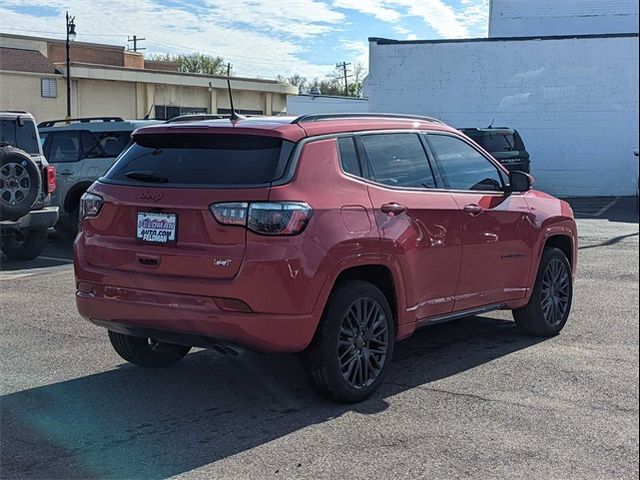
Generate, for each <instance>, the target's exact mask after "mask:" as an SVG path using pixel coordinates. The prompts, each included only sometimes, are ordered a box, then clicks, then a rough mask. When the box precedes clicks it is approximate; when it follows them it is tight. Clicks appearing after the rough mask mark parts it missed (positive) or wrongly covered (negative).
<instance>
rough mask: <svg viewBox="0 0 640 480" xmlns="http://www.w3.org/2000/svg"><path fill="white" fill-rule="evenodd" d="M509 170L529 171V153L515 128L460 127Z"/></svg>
mask: <svg viewBox="0 0 640 480" xmlns="http://www.w3.org/2000/svg"><path fill="white" fill-rule="evenodd" d="M460 131H461V132H462V133H464V134H465V135H466V136H467V137H469V138H470V139H471V140H473V141H474V142H476V143H477V144H478V145H480V146H481V147H482V148H484V149H485V150H486V151H487V152H489V153H490V154H491V155H492V156H493V158H495V159H496V160H498V161H499V162H500V163H501V164H502V165H504V166H505V167H506V168H507V169H508V170H509V171H515V170H518V171H521V172H525V173H529V172H530V162H529V153H528V152H527V149H526V148H525V147H524V143H523V142H522V137H520V134H519V133H518V131H517V130H514V129H513V128H508V127H488V128H461V129H460Z"/></svg>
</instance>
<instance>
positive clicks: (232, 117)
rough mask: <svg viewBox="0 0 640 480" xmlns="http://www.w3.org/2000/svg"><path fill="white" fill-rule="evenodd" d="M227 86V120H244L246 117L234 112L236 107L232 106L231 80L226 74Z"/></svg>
mask: <svg viewBox="0 0 640 480" xmlns="http://www.w3.org/2000/svg"><path fill="white" fill-rule="evenodd" d="M227 87H228V88H229V103H230V104H231V116H230V117H229V120H231V122H232V123H233V122H237V121H238V120H244V119H245V118H247V117H244V116H242V115H240V114H239V113H238V112H236V109H235V108H234V107H233V94H232V93H231V81H230V80H229V77H228V76H227Z"/></svg>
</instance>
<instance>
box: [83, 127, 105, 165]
mask: <svg viewBox="0 0 640 480" xmlns="http://www.w3.org/2000/svg"><path fill="white" fill-rule="evenodd" d="M80 138H81V139H82V158H101V157H104V152H103V151H102V147H101V146H100V144H99V143H98V140H97V139H96V137H95V135H94V134H93V133H91V132H89V131H88V130H83V131H81V132H80Z"/></svg>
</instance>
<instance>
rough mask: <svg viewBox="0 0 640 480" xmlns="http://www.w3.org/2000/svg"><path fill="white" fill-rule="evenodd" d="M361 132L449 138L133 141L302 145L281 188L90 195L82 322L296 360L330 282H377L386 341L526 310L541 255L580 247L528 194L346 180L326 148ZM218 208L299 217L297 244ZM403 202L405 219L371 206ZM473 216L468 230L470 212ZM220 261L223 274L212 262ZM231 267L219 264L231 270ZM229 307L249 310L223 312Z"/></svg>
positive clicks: (82, 262) (353, 123)
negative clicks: (152, 233)
mask: <svg viewBox="0 0 640 480" xmlns="http://www.w3.org/2000/svg"><path fill="white" fill-rule="evenodd" d="M370 130H416V131H422V130H429V131H440V132H443V131H444V132H448V133H451V134H455V135H458V136H459V132H457V131H456V130H454V129H452V128H450V127H447V126H445V125H441V124H439V123H432V122H427V121H419V120H410V119H407V120H390V119H349V120H348V121H345V120H344V119H342V120H331V121H322V122H308V123H303V124H295V123H293V124H292V123H291V119H290V118H287V117H284V118H282V119H269V120H264V119H249V120H244V121H240V122H237V123H234V124H232V123H230V122H219V121H214V122H200V123H198V124H180V125H171V124H168V125H161V126H156V127H149V128H144V129H141V130H138V131H137V132H136V133H135V135H139V134H162V135H171V134H172V133H174V132H180V133H183V132H189V133H198V134H207V133H225V134H226V133H228V134H232V135H233V134H251V135H267V136H272V137H278V138H283V139H286V140H289V141H292V142H299V146H298V150H299V152H298V155H297V164H296V165H295V170H294V172H293V174H292V177H291V178H290V180H289V181H287V182H285V183H283V184H281V185H273V186H271V187H264V188H242V189H205V188H162V187H158V186H156V185H153V184H150V185H149V187H139V186H129V185H114V184H110V183H103V182H96V183H95V184H94V185H93V186H92V187H91V188H90V192H92V193H94V194H96V195H99V196H101V197H102V199H103V202H104V204H103V207H102V210H101V211H100V214H99V215H98V216H97V217H95V218H86V219H84V220H83V221H82V224H81V231H80V233H79V235H78V237H77V238H76V241H75V243H74V259H75V262H74V264H75V274H76V285H77V293H76V301H77V306H78V310H79V312H80V314H81V315H82V316H83V317H85V318H87V319H90V320H94V321H100V322H102V324H105V323H107V324H108V323H109V322H113V323H114V324H122V325H129V326H140V327H149V328H154V329H159V330H165V331H170V332H180V333H188V334H194V335H202V336H207V337H214V338H221V339H224V340H228V341H232V342H236V343H239V344H242V345H245V346H248V347H250V348H253V349H256V350H263V351H293V352H296V351H301V350H303V349H304V348H306V347H307V346H308V345H309V343H310V342H311V340H312V339H313V336H314V334H315V331H316V328H317V326H318V323H319V322H320V319H321V317H322V314H323V310H324V306H325V304H326V303H327V300H328V298H329V296H330V294H331V291H332V289H333V287H334V285H335V282H336V280H337V279H338V277H339V276H340V275H341V274H342V273H343V272H345V271H346V270H347V269H351V268H357V267H362V266H378V267H383V268H385V269H387V271H388V272H389V274H390V276H391V279H392V282H393V289H394V292H393V293H394V302H395V305H393V308H394V310H395V314H396V323H397V335H396V336H397V338H398V339H402V338H406V337H407V336H409V335H411V333H412V332H413V331H414V330H415V328H416V327H417V326H419V325H421V324H423V323H428V322H429V321H432V320H434V319H440V318H442V317H443V316H445V315H447V314H452V313H455V312H460V311H465V310H471V309H474V308H477V307H483V306H490V305H499V306H500V307H503V308H516V307H519V306H523V305H525V304H526V303H527V301H528V298H529V296H530V294H531V289H532V286H533V284H534V282H535V278H536V272H537V268H538V263H539V261H540V258H541V255H542V250H543V249H544V246H545V243H546V242H547V240H548V239H549V238H550V237H552V236H555V235H562V236H564V237H568V238H569V239H570V242H571V246H572V258H571V262H572V266H573V269H574V272H575V266H576V253H575V252H576V251H577V245H576V238H577V232H576V228H575V222H574V220H573V214H572V211H571V209H570V207H569V206H568V204H567V203H566V202H563V201H561V200H558V199H556V198H554V197H551V196H549V195H546V194H544V193H541V192H537V191H533V190H532V191H529V192H526V193H517V194H511V195H506V194H504V193H498V192H496V193H486V192H454V191H447V190H425V191H415V190H414V191H410V190H398V189H393V188H389V187H385V186H383V185H379V184H376V183H373V182H370V181H368V180H364V179H360V178H356V177H353V176H351V175H347V174H345V173H344V172H343V171H342V170H341V167H340V157H339V152H338V148H337V143H336V140H335V138H333V137H325V136H327V135H333V134H338V133H342V132H358V131H370ZM224 201H243V202H250V201H255V202H257V201H269V202H278V201H296V202H306V203H308V204H309V205H310V206H311V207H312V209H313V214H312V217H311V220H310V222H309V224H308V225H307V227H306V229H305V230H304V231H303V232H302V233H301V234H299V235H296V236H265V235H259V234H256V233H253V232H252V231H250V230H247V229H246V228H244V227H241V226H229V225H221V224H220V223H218V222H217V221H216V220H215V218H214V217H213V215H212V214H211V212H210V210H209V205H211V204H212V203H215V202H224ZM394 202H395V203H399V204H402V205H404V206H405V207H406V212H404V213H400V214H397V215H395V214H388V213H384V212H383V211H382V210H381V207H382V206H383V205H385V204H388V203H394ZM470 204H474V205H477V206H479V207H480V208H481V209H482V211H481V212H480V213H478V214H474V215H470V214H469V213H468V212H466V211H465V206H467V205H470ZM156 209H159V210H166V211H171V212H174V213H178V217H179V223H178V239H179V240H178V243H176V244H174V245H149V244H140V243H139V242H138V241H137V240H136V239H135V234H134V233H132V232H134V231H135V215H136V214H135V212H136V211H141V210H142V211H144V210H156ZM218 259H221V260H223V261H222V262H217V260H218ZM227 260H228V262H227ZM224 299H231V300H232V301H237V300H239V301H240V302H242V303H243V304H244V305H246V306H247V310H245V311H238V310H234V309H233V308H228V307H227V306H225V305H226V304H225V301H224Z"/></svg>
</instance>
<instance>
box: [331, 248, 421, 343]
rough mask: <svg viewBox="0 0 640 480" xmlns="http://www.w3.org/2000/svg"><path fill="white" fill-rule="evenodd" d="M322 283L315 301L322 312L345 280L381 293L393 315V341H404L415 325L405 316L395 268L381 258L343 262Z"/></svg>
mask: <svg viewBox="0 0 640 480" xmlns="http://www.w3.org/2000/svg"><path fill="white" fill-rule="evenodd" d="M329 279H330V280H329V281H327V282H326V284H325V287H324V289H323V290H324V291H323V294H322V295H321V297H320V298H319V301H320V302H322V303H321V305H322V309H323V310H324V308H326V305H327V304H328V302H329V300H330V298H331V294H332V293H333V292H334V291H335V289H336V288H337V287H338V286H339V285H341V284H343V283H344V282H347V281H349V280H365V281H367V282H371V283H372V284H374V285H376V286H377V287H378V288H380V290H381V291H382V292H383V294H384V295H385V297H386V298H387V301H388V302H389V306H390V307H391V311H392V314H393V319H394V325H395V327H396V339H397V340H401V339H404V338H407V337H408V336H410V335H411V333H413V330H414V329H415V323H414V322H413V321H412V319H411V318H410V317H409V316H408V315H407V312H406V300H405V290H404V282H403V278H402V273H401V271H400V270H399V268H396V266H395V265H394V264H393V262H391V260H390V259H385V258H384V256H383V257H376V258H369V259H367V260H363V259H362V258H359V259H343V261H342V262H339V264H338V265H337V266H336V268H335V270H334V273H333V275H330V277H329Z"/></svg>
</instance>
